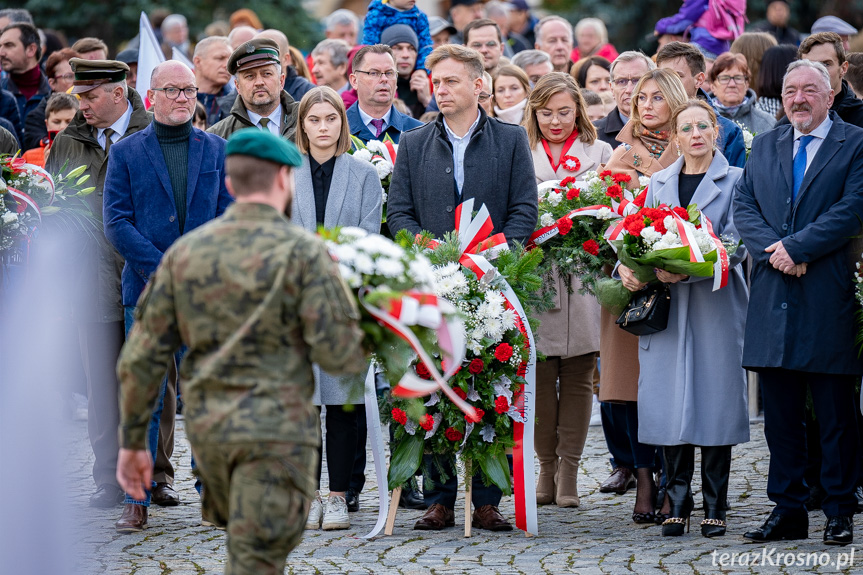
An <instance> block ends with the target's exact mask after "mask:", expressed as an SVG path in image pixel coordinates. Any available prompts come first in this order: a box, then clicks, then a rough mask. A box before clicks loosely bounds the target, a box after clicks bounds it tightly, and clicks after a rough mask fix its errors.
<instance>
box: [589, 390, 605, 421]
mask: <svg viewBox="0 0 863 575" xmlns="http://www.w3.org/2000/svg"><path fill="white" fill-rule="evenodd" d="M600 408H601V406H600V404H599V399H598V398H597V397H596V396H595V395H594V396H593V406H592V407H591V408H590V425H591V426H594V425H602V414H601V413H600Z"/></svg>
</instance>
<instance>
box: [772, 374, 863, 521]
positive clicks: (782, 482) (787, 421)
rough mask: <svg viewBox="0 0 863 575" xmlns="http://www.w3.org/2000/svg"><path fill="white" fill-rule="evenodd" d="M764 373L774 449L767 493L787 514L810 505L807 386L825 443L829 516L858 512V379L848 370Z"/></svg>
mask: <svg viewBox="0 0 863 575" xmlns="http://www.w3.org/2000/svg"><path fill="white" fill-rule="evenodd" d="M759 373H760V375H761V383H762V394H763V397H764V434H765V437H766V439H767V447H768V448H769V449H770V471H769V473H768V476H767V496H768V497H769V498H770V500H771V501H773V502H774V503H776V511H777V512H778V513H781V514H787V513H795V512H800V511H803V510H804V504H805V503H806V500H807V499H808V498H809V488H808V487H807V485H806V482H805V480H804V476H805V474H806V462H807V453H806V424H805V418H806V411H805V410H806V388H807V384H808V386H809V389H810V390H811V391H812V405H813V407H814V410H815V418H816V419H817V420H818V431H819V436H820V443H821V451H822V454H823V455H822V458H821V486H822V487H823V488H824V491H825V493H826V495H825V498H824V501H823V502H822V504H821V509H823V511H824V514H825V515H827V516H828V517H833V516H837V515H853V514H854V511H855V510H856V507H857V500H856V498H855V497H854V488H855V486H856V484H857V478H858V471H859V465H860V458H859V454H858V452H859V439H858V435H857V409H858V405H859V398H858V397H856V395H855V392H854V384H855V380H856V379H857V378H856V377H854V376H848V375H830V374H820V373H807V372H801V371H791V370H787V369H766V370H763V371H759Z"/></svg>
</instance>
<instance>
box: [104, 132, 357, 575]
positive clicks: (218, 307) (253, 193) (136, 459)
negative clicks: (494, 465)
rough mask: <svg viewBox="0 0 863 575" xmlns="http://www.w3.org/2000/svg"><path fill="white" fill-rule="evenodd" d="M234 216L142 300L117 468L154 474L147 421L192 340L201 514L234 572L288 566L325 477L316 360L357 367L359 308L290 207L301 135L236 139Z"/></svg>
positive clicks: (191, 241)
mask: <svg viewBox="0 0 863 575" xmlns="http://www.w3.org/2000/svg"><path fill="white" fill-rule="evenodd" d="M225 153H226V156H227V158H226V171H227V174H228V179H227V184H228V189H229V190H230V192H231V193H232V195H234V196H235V198H236V203H235V204H233V205H232V206H230V207H229V208H228V209H227V210H226V211H225V213H224V215H222V216H221V217H219V218H217V219H215V220H213V221H212V222H210V223H208V224H205V225H203V226H201V227H200V228H198V229H197V230H195V231H193V232H190V233H189V234H186V235H184V236H183V237H181V238H180V239H179V240H178V241H177V242H176V243H175V244H174V245H173V246H172V247H171V248H170V249H169V250H168V251H167V252H166V253H165V255H164V257H163V258H162V262H161V264H160V265H159V268H158V269H157V271H156V273H155V275H154V276H153V278H152V279H151V281H150V283H149V284H148V285H147V287H146V288H145V290H144V292H143V293H142V294H141V299H140V300H139V301H138V309H137V312H136V313H137V317H136V321H135V324H134V326H133V328H132V331H131V332H130V334H129V339H128V341H127V343H126V345H125V347H124V348H123V351H122V354H121V356H120V363H119V365H118V375H119V377H120V382H121V389H120V394H121V425H120V445H121V449H120V456H119V462H118V466H117V478H118V480H119V481H120V485H121V486H122V487H123V488H124V489H126V491H127V492H128V493H129V494H130V495H132V496H133V497H136V498H140V497H142V496H143V495H144V487H145V486H149V485H150V473H151V469H152V459H151V458H150V455H149V454H148V453H147V451H146V438H145V436H146V433H147V425H148V422H149V418H150V413H151V412H152V405H153V401H154V399H155V397H156V394H157V392H158V391H159V385H160V383H161V380H162V377H163V375H164V369H165V364H166V363H167V362H168V360H169V359H170V357H171V354H172V353H174V351H175V350H176V349H177V348H178V347H179V346H180V345H181V344H185V345H187V346H188V352H187V353H186V356H185V358H184V360H183V364H182V367H181V377H182V378H183V381H184V382H185V388H184V394H183V395H184V397H186V398H187V399H186V432H187V435H188V437H189V441H190V442H191V444H192V451H193V453H194V456H195V460H196V461H197V463H198V469H197V473H198V474H199V476H200V478H201V480H202V481H203V484H204V494H203V503H202V515H203V516H204V517H205V518H206V519H207V520H208V521H210V522H212V523H214V524H216V525H218V526H226V528H227V534H228V539H227V548H228V561H227V566H226V569H225V573H229V574H232V575H236V574H249V575H251V574H254V575H260V574H264V573H279V574H281V573H283V572H284V569H285V561H286V558H287V555H288V553H289V552H290V550H291V549H293V548H294V547H295V546H296V545H297V544H298V543H299V541H300V539H301V537H302V533H303V527H304V525H305V521H306V517H307V515H308V511H309V504H310V502H311V499H312V498H313V497H314V492H315V488H316V485H315V484H316V481H315V480H316V477H315V474H316V466H317V458H318V452H317V447H318V445H319V444H320V441H321V438H320V431H319V425H318V416H317V411H316V410H315V408H314V406H313V405H312V401H311V398H312V392H313V390H314V380H313V376H312V363H318V364H320V365H321V367H323V368H324V369H326V370H327V371H329V372H331V373H340V374H341V373H358V372H361V371H364V370H365V368H366V366H367V363H366V360H365V358H364V355H363V352H362V350H361V338H362V334H361V330H360V328H359V324H358V319H359V313H358V311H357V308H356V304H355V303H354V300H353V298H352V297H351V295H350V293H349V292H348V290H347V287H346V286H345V284H344V283H343V281H342V279H341V277H340V275H339V271H338V267H337V266H336V264H335V263H334V262H333V260H332V259H331V258H330V256H329V255H328V253H327V250H326V247H325V246H324V244H323V242H321V240H320V239H318V238H317V237H315V236H313V235H312V234H310V233H308V232H306V231H305V230H303V229H301V228H300V227H298V226H296V225H294V224H292V223H290V222H289V221H288V220H287V219H285V217H284V215H283V214H284V212H285V208H286V206H287V205H288V204H289V203H290V200H291V196H292V195H293V186H294V184H293V173H292V167H296V166H299V165H300V161H301V157H300V154H299V152H298V151H297V149H296V147H294V145H293V144H291V143H290V142H288V141H287V140H284V139H282V138H279V137H278V136H275V135H273V134H271V133H270V132H269V131H266V130H257V129H254V128H253V129H249V130H243V131H240V132H238V133H236V134H234V135H233V136H232V137H231V139H230V140H229V141H228V144H227V146H226V149H225Z"/></svg>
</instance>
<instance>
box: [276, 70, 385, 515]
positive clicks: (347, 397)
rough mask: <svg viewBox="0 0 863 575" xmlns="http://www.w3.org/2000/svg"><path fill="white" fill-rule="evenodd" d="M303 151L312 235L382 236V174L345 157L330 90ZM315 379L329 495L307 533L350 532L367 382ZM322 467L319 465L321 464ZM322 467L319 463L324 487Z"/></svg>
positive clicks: (342, 123)
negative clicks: (349, 498) (322, 409)
mask: <svg viewBox="0 0 863 575" xmlns="http://www.w3.org/2000/svg"><path fill="white" fill-rule="evenodd" d="M297 147H298V148H299V150H300V152H302V153H303V154H304V156H303V165H302V166H300V167H299V168H298V169H297V170H296V192H295V196H294V202H293V206H292V207H291V208H290V209H291V219H292V220H293V221H294V222H295V223H296V224H298V225H300V226H302V227H303V228H305V229H307V230H308V231H310V232H313V233H314V232H316V231H317V229H318V226H324V227H325V228H333V227H336V226H358V227H361V228H363V229H365V230H366V231H368V232H373V233H379V232H380V229H381V201H382V198H383V192H382V190H381V182H380V179H379V178H378V174H377V171H376V170H375V169H374V167H372V165H371V164H370V163H368V162H363V161H361V160H358V159H356V158H354V157H353V156H351V155H350V154H348V153H346V152H347V151H348V150H349V149H350V147H351V139H350V132H349V126H348V119H347V116H346V115H345V105H344V103H342V99H341V97H339V95H338V94H337V93H336V92H335V91H334V90H333V89H332V88H328V87H326V86H322V87H317V88H313V89H312V90H309V91H308V92H307V93H306V95H305V96H303V99H302V100H301V101H300V107H299V112H298V119H297ZM314 372H315V395H314V402H315V404H316V405H319V406H320V405H326V406H327V413H326V425H327V433H326V445H327V450H326V452H327V453H326V457H327V470H328V471H329V488H330V495H329V498H328V499H327V502H326V505H324V503H323V501H322V500H321V498H320V493H317V494H316V497H315V499H314V500H313V501H312V506H311V510H310V512H309V519H308V522H307V523H306V529H317V528H318V527H323V529H325V530H330V529H347V528H348V527H350V520H349V519H348V509H347V504H346V502H345V492H346V491H347V490H348V487H349V483H350V478H351V470H352V468H353V464H354V453H355V452H356V444H357V413H358V411H359V410H361V409H363V405H362V403H363V395H362V390H363V387H362V381H355V380H354V379H350V380H346V379H345V378H343V377H336V376H332V375H328V374H327V373H325V372H324V371H322V370H321V369H320V368H319V367H318V366H315V367H314ZM319 461H320V460H319ZM320 477H321V464H320V463H319V464H318V482H319V483H320Z"/></svg>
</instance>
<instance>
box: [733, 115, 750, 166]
mask: <svg viewBox="0 0 863 575" xmlns="http://www.w3.org/2000/svg"><path fill="white" fill-rule="evenodd" d="M734 123H735V124H737V125H738V126H739V127H740V131H741V132H743V146H744V147H745V148H746V159H747V160H748V159H749V154H750V153H751V152H752V140H753V139H755V134H754V133H752V132H750V131H749V128H747V127H746V126H745V125H744V124H743V122H734Z"/></svg>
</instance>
